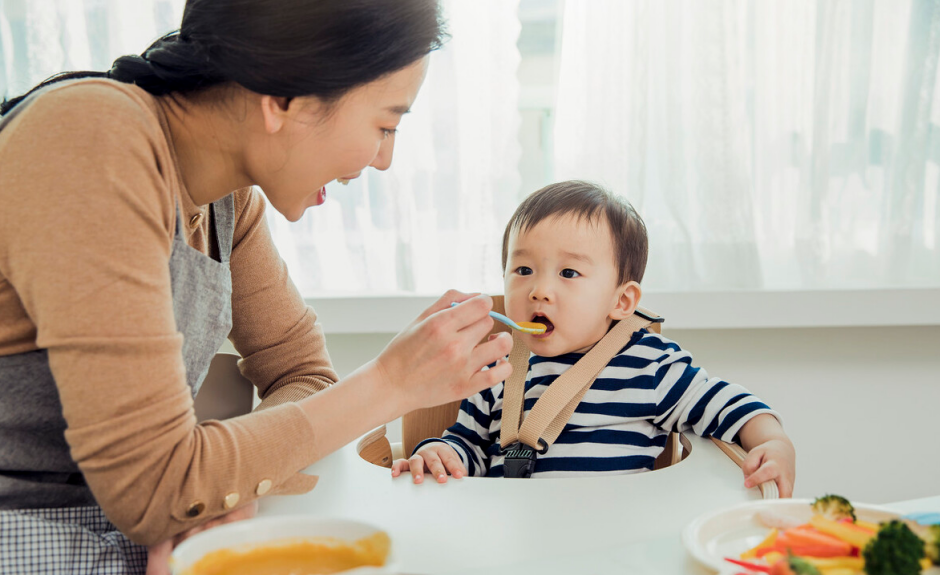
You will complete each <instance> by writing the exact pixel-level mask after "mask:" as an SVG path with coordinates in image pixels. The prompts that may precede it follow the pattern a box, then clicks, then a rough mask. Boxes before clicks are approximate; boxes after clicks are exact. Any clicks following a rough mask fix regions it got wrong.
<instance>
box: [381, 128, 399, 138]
mask: <svg viewBox="0 0 940 575" xmlns="http://www.w3.org/2000/svg"><path fill="white" fill-rule="evenodd" d="M397 133H398V129H397V128H382V137H383V138H386V139H388V137H389V136H394V135H395V134H397Z"/></svg>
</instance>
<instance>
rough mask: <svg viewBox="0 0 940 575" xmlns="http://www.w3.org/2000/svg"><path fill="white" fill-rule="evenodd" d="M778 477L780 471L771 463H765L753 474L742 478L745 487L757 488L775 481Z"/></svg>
mask: <svg viewBox="0 0 940 575" xmlns="http://www.w3.org/2000/svg"><path fill="white" fill-rule="evenodd" d="M779 476H780V470H779V469H778V467H777V464H776V463H774V462H773V461H766V462H764V464H763V465H761V466H760V467H759V468H758V469H757V471H755V472H754V473H752V474H750V475H747V474H745V476H744V486H745V487H748V488H750V487H757V486H758V485H760V484H761V483H763V482H765V481H771V480H776V479H777V478H778V477H779Z"/></svg>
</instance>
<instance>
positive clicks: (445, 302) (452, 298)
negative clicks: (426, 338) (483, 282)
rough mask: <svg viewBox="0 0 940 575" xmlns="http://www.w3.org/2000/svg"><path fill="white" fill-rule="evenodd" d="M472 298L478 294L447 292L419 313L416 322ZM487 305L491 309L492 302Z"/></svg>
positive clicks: (478, 295) (453, 290)
mask: <svg viewBox="0 0 940 575" xmlns="http://www.w3.org/2000/svg"><path fill="white" fill-rule="evenodd" d="M474 297H480V294H478V293H464V292H462V291H457V290H455V289H452V290H447V293H445V294H444V295H442V296H441V297H440V298H438V300H437V301H436V302H434V303H433V304H431V306H430V307H428V309H426V310H424V311H423V312H421V315H419V316H418V319H417V321H418V322H420V321H423V320H425V319H427V318H428V317H430V316H432V315H434V314H435V313H437V312H439V311H443V310H446V309H450V308H451V304H452V303H454V302H457V303H463V302H465V301H467V300H468V299H471V298H474ZM483 297H488V296H483ZM489 305H490V309H492V308H493V303H492V300H491V301H490V304H489ZM487 312H489V310H487Z"/></svg>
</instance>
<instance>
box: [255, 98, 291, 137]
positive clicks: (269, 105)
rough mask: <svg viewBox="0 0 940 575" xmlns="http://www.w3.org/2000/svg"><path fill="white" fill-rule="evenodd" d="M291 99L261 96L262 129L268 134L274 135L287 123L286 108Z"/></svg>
mask: <svg viewBox="0 0 940 575" xmlns="http://www.w3.org/2000/svg"><path fill="white" fill-rule="evenodd" d="M290 102H291V99H290V98H284V97H280V96H261V117H262V118H263V119H264V129H265V131H267V132H268V133H269V134H276V133H278V132H280V131H281V128H283V127H284V125H285V124H286V123H287V115H288V111H287V108H288V106H290Z"/></svg>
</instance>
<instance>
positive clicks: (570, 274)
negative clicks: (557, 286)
mask: <svg viewBox="0 0 940 575" xmlns="http://www.w3.org/2000/svg"><path fill="white" fill-rule="evenodd" d="M579 275H581V274H579V273H578V272H576V271H574V270H573V269H571V268H565V269H563V270H561V277H563V278H567V279H572V278H576V277H578V276H579Z"/></svg>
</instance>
